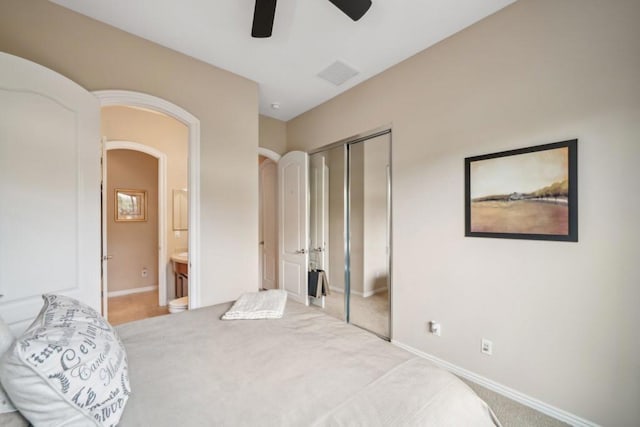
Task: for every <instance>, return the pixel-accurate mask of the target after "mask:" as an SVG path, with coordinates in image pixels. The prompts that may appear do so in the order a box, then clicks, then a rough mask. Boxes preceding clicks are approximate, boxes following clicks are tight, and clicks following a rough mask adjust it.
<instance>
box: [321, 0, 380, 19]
mask: <svg viewBox="0 0 640 427" xmlns="http://www.w3.org/2000/svg"><path fill="white" fill-rule="evenodd" d="M329 1H330V2H331V3H333V4H334V5H335V6H336V7H337V8H338V9H340V10H341V11H342V12H344V13H345V14H346V15H347V16H348V17H349V18H351V19H353V20H354V21H357V20H358V19H360V18H362V17H363V16H364V14H365V13H367V10H369V8H370V7H371V0H329Z"/></svg>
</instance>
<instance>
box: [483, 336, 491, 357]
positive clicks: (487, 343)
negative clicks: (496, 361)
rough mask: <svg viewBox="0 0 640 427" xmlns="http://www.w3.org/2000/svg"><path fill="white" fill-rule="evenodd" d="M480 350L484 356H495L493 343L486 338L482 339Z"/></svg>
mask: <svg viewBox="0 0 640 427" xmlns="http://www.w3.org/2000/svg"><path fill="white" fill-rule="evenodd" d="M480 350H481V351H482V352H483V353H484V354H486V355H489V356H491V355H492V354H493V343H492V342H491V341H489V340H488V339H486V338H482V347H481V348H480Z"/></svg>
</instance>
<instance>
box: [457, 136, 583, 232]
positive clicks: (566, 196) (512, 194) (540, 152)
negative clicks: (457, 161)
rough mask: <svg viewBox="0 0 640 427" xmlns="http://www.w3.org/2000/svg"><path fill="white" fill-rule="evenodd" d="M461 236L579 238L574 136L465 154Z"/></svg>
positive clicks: (575, 144)
mask: <svg viewBox="0 0 640 427" xmlns="http://www.w3.org/2000/svg"><path fill="white" fill-rule="evenodd" d="M464 166H465V236H469V237H498V238H506V239H532V240H560V241H568V242H577V241H578V140H576V139H574V140H570V141H562V142H556V143H552V144H544V145H537V146H533V147H527V148H521V149H517V150H509V151H502V152H499V153H492V154H485V155H482V156H475V157H467V158H466V159H464Z"/></svg>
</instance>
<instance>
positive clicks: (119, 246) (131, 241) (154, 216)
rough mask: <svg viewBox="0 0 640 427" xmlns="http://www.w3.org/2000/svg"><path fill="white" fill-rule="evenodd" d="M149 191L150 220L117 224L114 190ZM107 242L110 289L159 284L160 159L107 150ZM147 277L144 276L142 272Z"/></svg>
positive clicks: (143, 154) (122, 289) (125, 151)
mask: <svg viewBox="0 0 640 427" xmlns="http://www.w3.org/2000/svg"><path fill="white" fill-rule="evenodd" d="M117 188H120V189H128V190H144V191H146V192H147V220H146V221H135V222H116V221H115V210H116V207H115V190H116V189H117ZM107 241H108V245H109V249H108V252H107V253H108V254H109V255H111V256H113V258H112V259H110V260H109V265H108V268H109V276H108V277H109V289H108V291H109V292H110V293H111V292H117V291H125V290H132V289H135V288H143V287H148V286H157V285H158V250H157V248H158V159H156V158H155V157H153V156H150V155H148V154H145V153H141V152H139V151H132V150H109V151H107ZM143 269H146V270H147V277H142V274H141V273H142V270H143Z"/></svg>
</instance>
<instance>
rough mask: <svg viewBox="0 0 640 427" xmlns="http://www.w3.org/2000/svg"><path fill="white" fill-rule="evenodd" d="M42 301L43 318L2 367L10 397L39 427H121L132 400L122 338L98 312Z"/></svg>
mask: <svg viewBox="0 0 640 427" xmlns="http://www.w3.org/2000/svg"><path fill="white" fill-rule="evenodd" d="M42 298H43V299H44V306H43V307H42V310H41V311H40V314H38V317H37V318H36V320H34V322H33V323H32V324H31V326H29V328H27V330H26V331H25V332H24V334H23V335H22V336H20V337H18V338H17V340H16V342H15V343H14V344H13V346H12V347H11V348H10V349H9V351H7V353H6V354H5V355H4V356H3V360H2V363H1V364H0V380H2V384H3V385H4V386H5V389H6V391H7V394H8V395H9V397H10V398H11V401H12V402H13V404H14V405H15V406H16V407H17V408H18V409H19V410H20V412H21V413H22V415H24V416H25V417H26V418H27V419H28V420H29V421H30V422H31V423H32V424H34V425H36V426H39V425H47V426H60V425H64V426H88V425H95V426H115V425H116V424H118V421H119V420H120V417H121V416H122V412H123V410H124V407H125V404H126V403H127V399H128V398H129V394H130V388H129V377H128V373H127V369H128V368H127V355H126V352H125V349H124V346H123V345H122V342H121V341H120V338H119V337H118V335H117V333H116V331H115V330H114V329H113V327H112V326H111V325H110V324H109V323H108V322H107V321H106V320H105V319H104V318H103V317H102V316H100V314H99V313H98V312H96V311H95V310H94V309H93V308H91V307H89V306H87V305H85V304H83V303H81V302H79V301H77V300H75V299H73V298H69V297H65V296H61V295H43V297H42Z"/></svg>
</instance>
